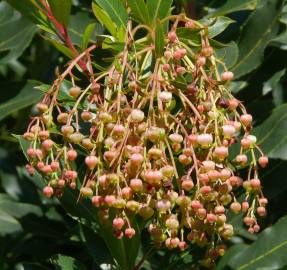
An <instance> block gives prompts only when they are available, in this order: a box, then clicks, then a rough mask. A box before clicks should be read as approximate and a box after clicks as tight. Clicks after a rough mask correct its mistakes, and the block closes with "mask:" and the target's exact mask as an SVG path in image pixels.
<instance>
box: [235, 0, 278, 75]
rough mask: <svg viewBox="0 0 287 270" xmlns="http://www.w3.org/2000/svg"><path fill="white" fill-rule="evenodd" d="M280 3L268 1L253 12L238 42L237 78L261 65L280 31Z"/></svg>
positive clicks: (273, 0)
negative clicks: (266, 51)
mask: <svg viewBox="0 0 287 270" xmlns="http://www.w3.org/2000/svg"><path fill="white" fill-rule="evenodd" d="M280 3H281V1H280V0H267V1H266V4H265V5H263V6H261V7H260V8H259V7H258V8H257V9H256V10H255V11H254V12H253V14H252V15H251V16H250V18H249V19H248V21H247V23H246V24H245V26H244V27H243V29H242V31H241V36H240V38H239V42H238V47H239V61H238V62H237V64H236V65H235V66H234V67H233V69H232V71H233V72H234V74H235V77H236V78H239V77H242V76H243V75H246V74H248V73H250V72H251V71H253V70H254V69H256V68H257V67H258V66H259V65H260V64H261V62H262V60H263V53H264V50H265V48H266V46H267V45H268V44H269V42H270V41H271V40H272V39H273V38H274V37H276V35H277V33H278V30H279V24H278V19H279V16H280V14H281V9H282V7H280V5H279V7H278V4H280ZM262 18H264V20H263V19H262Z"/></svg>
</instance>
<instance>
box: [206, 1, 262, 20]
mask: <svg viewBox="0 0 287 270" xmlns="http://www.w3.org/2000/svg"><path fill="white" fill-rule="evenodd" d="M256 5H257V0H228V1H226V3H225V4H224V5H222V6H221V7H219V8H217V9H215V10H212V11H211V12H210V14H209V15H208V16H214V17H215V16H222V15H226V14H229V13H233V12H236V11H242V10H253V9H255V8H256Z"/></svg>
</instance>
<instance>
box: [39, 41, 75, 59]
mask: <svg viewBox="0 0 287 270" xmlns="http://www.w3.org/2000/svg"><path fill="white" fill-rule="evenodd" d="M44 38H45V39H46V40H48V41H49V42H50V43H51V44H52V45H53V46H54V47H55V48H56V49H57V50H58V51H59V52H61V53H62V54H64V55H66V56H67V57H68V58H70V59H74V58H75V56H76V55H75V54H74V53H73V52H72V51H71V50H70V49H69V48H68V47H67V46H65V45H63V44H62V43H60V42H58V41H57V40H55V39H52V38H48V37H44Z"/></svg>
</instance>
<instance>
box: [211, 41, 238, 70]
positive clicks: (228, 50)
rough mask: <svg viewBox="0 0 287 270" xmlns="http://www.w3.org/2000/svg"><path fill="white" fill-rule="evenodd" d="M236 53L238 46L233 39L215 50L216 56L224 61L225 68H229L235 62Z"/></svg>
mask: <svg viewBox="0 0 287 270" xmlns="http://www.w3.org/2000/svg"><path fill="white" fill-rule="evenodd" d="M238 55H239V52H238V46H237V44H236V42H234V41H232V42H230V43H229V44H227V46H226V47H223V48H221V49H219V50H216V56H217V57H218V58H219V59H220V60H221V61H223V62H224V63H225V65H226V67H227V68H231V67H232V66H234V65H235V64H236V62H237V59H238ZM221 68H222V67H221Z"/></svg>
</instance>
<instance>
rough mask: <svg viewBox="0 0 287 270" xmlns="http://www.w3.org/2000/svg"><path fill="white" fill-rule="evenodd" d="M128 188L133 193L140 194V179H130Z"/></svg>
mask: <svg viewBox="0 0 287 270" xmlns="http://www.w3.org/2000/svg"><path fill="white" fill-rule="evenodd" d="M130 187H131V189H132V190H133V191H135V192H140V191H142V190H143V182H142V180H141V179H132V180H131V181H130Z"/></svg>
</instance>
